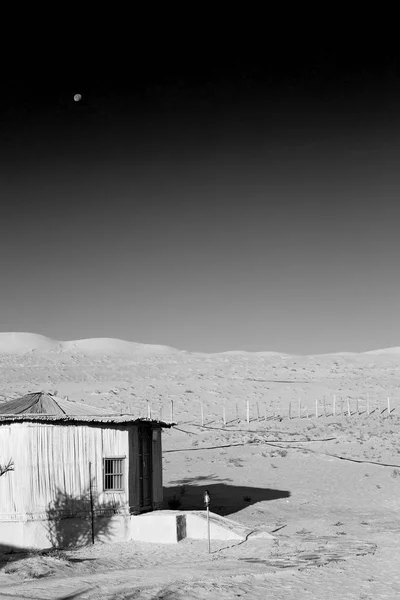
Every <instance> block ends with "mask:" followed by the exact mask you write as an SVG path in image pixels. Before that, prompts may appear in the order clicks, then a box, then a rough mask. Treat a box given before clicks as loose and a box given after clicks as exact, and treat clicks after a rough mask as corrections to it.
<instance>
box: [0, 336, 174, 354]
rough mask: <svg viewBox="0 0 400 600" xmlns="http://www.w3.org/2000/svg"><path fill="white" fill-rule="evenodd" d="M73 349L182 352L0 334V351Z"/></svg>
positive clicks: (114, 341) (115, 341)
mask: <svg viewBox="0 0 400 600" xmlns="http://www.w3.org/2000/svg"><path fill="white" fill-rule="evenodd" d="M54 351H57V352H72V353H74V352H76V353H77V354H79V353H83V354H91V353H97V354H135V355H141V356H157V355H164V354H176V353H180V352H183V351H180V350H176V349H175V348H171V347H170V346H162V345H156V344H140V343H136V342H128V341H125V340H119V339H114V338H89V339H80V340H72V341H65V342H62V341H59V340H53V339H51V338H48V337H45V336H44V335H40V334H37V333H23V332H14V333H13V332H7V333H0V354H26V353H28V352H44V353H45V352H54Z"/></svg>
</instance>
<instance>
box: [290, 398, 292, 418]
mask: <svg viewBox="0 0 400 600" xmlns="http://www.w3.org/2000/svg"><path fill="white" fill-rule="evenodd" d="M291 418H292V403H291V402H289V419H291Z"/></svg>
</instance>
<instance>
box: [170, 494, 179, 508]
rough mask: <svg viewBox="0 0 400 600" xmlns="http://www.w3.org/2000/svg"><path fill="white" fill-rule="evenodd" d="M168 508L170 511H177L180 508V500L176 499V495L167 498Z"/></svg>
mask: <svg viewBox="0 0 400 600" xmlns="http://www.w3.org/2000/svg"><path fill="white" fill-rule="evenodd" d="M167 504H168V508H169V509H170V510H179V509H180V508H181V507H182V502H181V501H180V498H178V497H177V495H176V494H174V495H173V496H171V497H170V498H168V500H167Z"/></svg>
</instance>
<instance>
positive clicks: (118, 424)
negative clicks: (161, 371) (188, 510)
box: [0, 392, 171, 549]
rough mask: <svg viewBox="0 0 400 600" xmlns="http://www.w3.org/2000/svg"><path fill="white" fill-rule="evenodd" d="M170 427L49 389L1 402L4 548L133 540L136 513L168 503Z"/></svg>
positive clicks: (0, 533)
mask: <svg viewBox="0 0 400 600" xmlns="http://www.w3.org/2000/svg"><path fill="white" fill-rule="evenodd" d="M170 426H171V424H168V423H165V422H162V421H157V420H151V419H144V418H136V417H134V416H132V415H127V414H125V415H115V414H114V415H113V414H107V413H106V412H105V411H104V410H100V409H99V408H95V407H91V406H87V405H84V404H83V403H75V402H70V401H68V400H66V399H61V398H57V397H56V396H54V395H52V394H48V393H43V392H40V393H34V394H28V395H26V396H23V397H22V398H18V399H16V400H11V401H9V402H5V403H3V404H0V464H5V463H7V462H8V461H9V460H12V462H13V470H10V471H8V472H6V473H5V474H4V475H3V476H2V477H1V478H0V547H1V546H3V547H4V546H8V545H9V546H12V547H14V548H42V549H43V548H49V547H72V546H76V545H82V544H85V543H90V542H91V541H95V540H102V541H126V540H129V539H132V533H131V532H132V531H133V530H132V527H131V516H132V515H138V514H140V513H143V512H147V511H153V510H156V509H160V508H162V505H163V487H162V447H161V430H162V428H163V427H170Z"/></svg>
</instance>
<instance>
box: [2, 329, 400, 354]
mask: <svg viewBox="0 0 400 600" xmlns="http://www.w3.org/2000/svg"><path fill="white" fill-rule="evenodd" d="M29 352H44V353H45V352H68V353H75V352H76V353H78V354H79V353H83V354H92V353H95V354H107V355H112V354H130V355H132V354H134V355H141V356H162V355H168V354H193V355H198V356H214V357H216V358H217V357H223V356H232V357H238V358H239V357H241V356H243V357H248V358H250V357H265V358H286V359H295V358H299V359H302V358H303V359H306V358H312V359H316V358H326V359H329V358H335V357H343V358H351V357H353V358H355V357H360V358H361V357H364V356H368V355H373V356H380V355H382V356H386V355H387V356H392V357H393V356H397V355H400V346H396V347H393V348H382V349H378V350H369V351H367V352H332V353H324V354H310V355H295V354H287V353H285V352H275V351H269V350H268V351H267V350H266V351H256V352H250V351H247V350H227V351H224V352H213V353H206V352H192V353H188V352H186V351H185V350H179V349H177V348H173V347H171V346H165V345H160V344H143V343H138V342H129V341H127V340H121V339H117V338H88V339H78V340H70V341H60V340H55V339H52V338H49V337H46V336H44V335H40V334H38V333H25V332H4V333H1V332H0V354H26V353H29Z"/></svg>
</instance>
